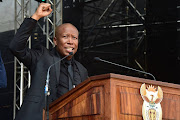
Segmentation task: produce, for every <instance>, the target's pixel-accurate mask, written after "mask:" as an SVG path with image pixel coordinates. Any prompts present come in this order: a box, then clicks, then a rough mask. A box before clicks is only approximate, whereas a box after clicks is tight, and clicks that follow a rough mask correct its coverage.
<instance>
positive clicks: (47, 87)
mask: <svg viewBox="0 0 180 120" xmlns="http://www.w3.org/2000/svg"><path fill="white" fill-rule="evenodd" d="M70 55H73V52H70V53H69V55H67V56H65V57H63V58H62V59H60V60H59V61H57V62H55V63H54V64H52V65H51V66H49V68H48V71H47V79H46V84H45V88H44V93H45V119H46V120H49V102H48V96H49V95H50V89H49V81H50V79H49V78H50V69H51V67H52V66H54V65H55V64H56V63H58V62H60V61H62V60H64V59H65V58H67V57H69V56H70ZM46 117H47V118H46Z"/></svg>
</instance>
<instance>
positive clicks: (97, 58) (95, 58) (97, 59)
mask: <svg viewBox="0 0 180 120" xmlns="http://www.w3.org/2000/svg"><path fill="white" fill-rule="evenodd" d="M94 60H96V61H101V62H105V63H109V64H112V65H116V66H119V67H123V68H126V69H129V70H133V71H137V72H140V73H143V74H147V75H150V76H151V77H152V78H153V79H154V80H156V78H155V77H154V76H153V75H152V74H151V73H148V72H145V71H141V70H137V69H134V68H130V67H127V66H124V65H120V64H116V63H113V62H110V61H106V60H103V59H101V58H99V57H94Z"/></svg>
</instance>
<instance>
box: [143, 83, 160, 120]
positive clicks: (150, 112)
mask: <svg viewBox="0 0 180 120" xmlns="http://www.w3.org/2000/svg"><path fill="white" fill-rule="evenodd" d="M140 93H141V97H142V99H143V100H144V102H143V106H142V115H143V119H144V120H162V108H161V104H160V102H161V101H162V99H163V91H162V89H161V87H159V86H158V89H157V90H156V88H154V86H152V85H149V86H148V87H147V89H146V86H145V83H144V84H142V85H141V88H140Z"/></svg>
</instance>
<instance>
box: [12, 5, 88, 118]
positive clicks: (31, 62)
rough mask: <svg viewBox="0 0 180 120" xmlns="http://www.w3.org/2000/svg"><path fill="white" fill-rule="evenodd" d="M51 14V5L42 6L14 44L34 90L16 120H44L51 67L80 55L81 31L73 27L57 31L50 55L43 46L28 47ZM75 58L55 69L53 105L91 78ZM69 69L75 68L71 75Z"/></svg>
mask: <svg viewBox="0 0 180 120" xmlns="http://www.w3.org/2000/svg"><path fill="white" fill-rule="evenodd" d="M51 12H52V9H51V6H50V4H48V3H41V4H40V5H39V7H38V9H37V10H36V12H35V13H34V14H33V15H32V17H31V18H26V19H25V20H24V22H23V23H22V24H21V26H20V28H19V30H18V31H17V33H16V35H15V36H14V38H13V40H12V41H11V43H10V49H11V51H12V53H13V54H14V55H15V56H16V57H17V58H18V59H19V60H20V61H21V62H23V63H24V65H25V66H26V67H27V68H28V69H29V70H30V72H31V87H30V88H29V89H28V91H27V94H26V95H25V98H24V101H23V104H22V106H21V108H20V111H19V112H18V114H17V115H16V119H15V120H42V113H43V108H44V107H45V93H44V87H45V80H46V74H47V71H48V68H49V66H51V65H52V64H54V63H56V62H57V61H59V60H60V59H62V58H63V57H65V56H67V55H69V54H70V53H73V55H74V54H75V53H76V52H77V49H78V35H79V33H78V30H77V28H76V27H75V26H73V25H72V24H70V23H65V24H62V25H60V26H58V27H57V28H56V32H55V37H54V39H53V42H54V44H55V48H53V50H51V51H49V50H47V49H46V48H45V47H43V46H40V47H39V48H37V49H29V48H28V47H27V46H26V44H27V40H28V38H29V36H30V35H31V33H32V30H33V28H34V27H35V25H36V23H37V21H38V20H39V19H40V18H42V17H45V16H48V15H49V14H50V13H51ZM73 55H70V56H68V57H67V58H66V59H64V60H62V61H61V62H58V63H56V64H55V65H54V66H52V67H51V69H50V83H49V84H50V96H49V99H48V102H49V103H51V102H52V101H54V100H56V99H57V98H58V97H60V96H61V95H63V94H64V93H66V92H68V91H69V90H70V89H72V86H74V85H75V86H76V85H78V84H79V83H81V82H82V81H84V80H85V79H87V78H88V73H87V70H86V68H84V67H83V65H82V64H80V63H79V62H77V61H76V60H75V59H74V58H73ZM69 64H70V65H69ZM69 66H71V67H70V68H71V72H70V73H69Z"/></svg>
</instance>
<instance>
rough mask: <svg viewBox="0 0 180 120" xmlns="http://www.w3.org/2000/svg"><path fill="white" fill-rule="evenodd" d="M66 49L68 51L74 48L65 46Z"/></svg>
mask: <svg viewBox="0 0 180 120" xmlns="http://www.w3.org/2000/svg"><path fill="white" fill-rule="evenodd" d="M66 50H68V51H72V50H74V48H71V47H67V48H66Z"/></svg>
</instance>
